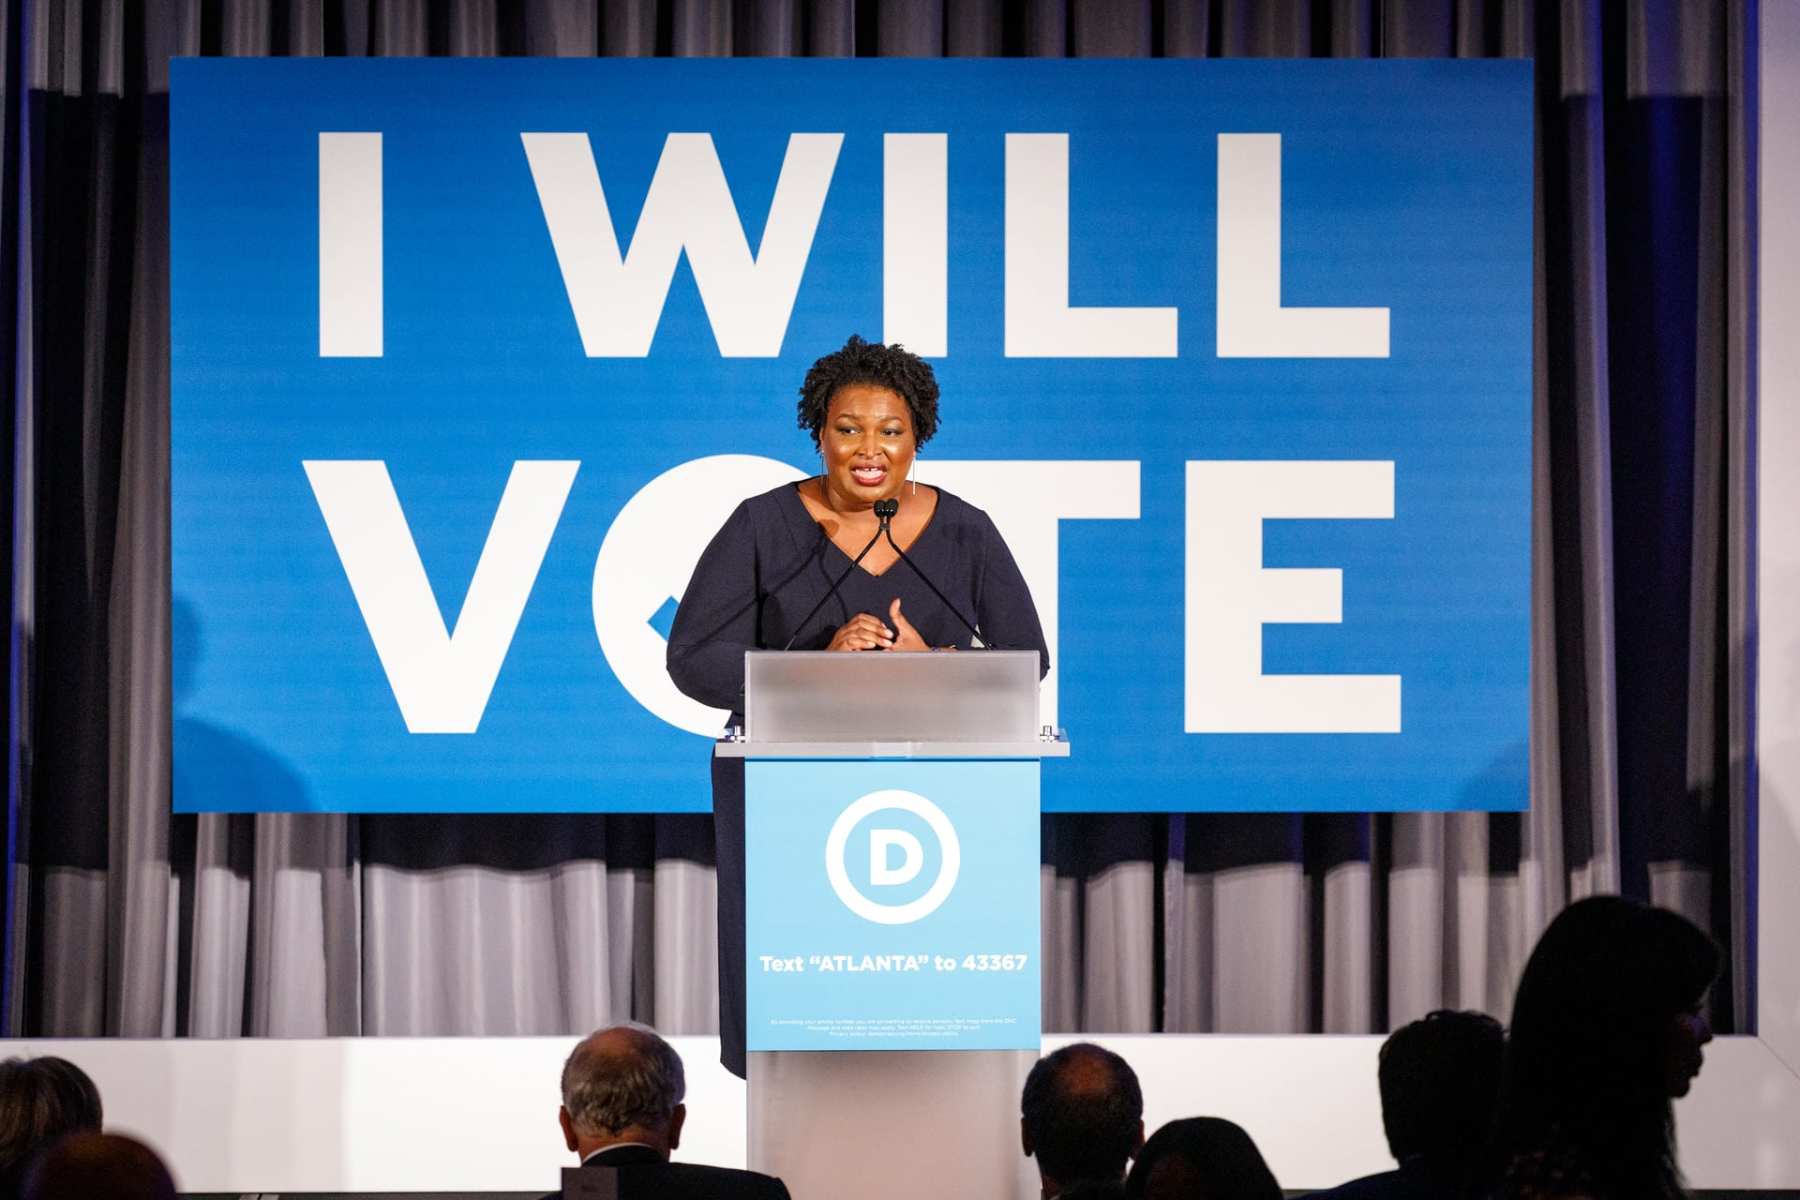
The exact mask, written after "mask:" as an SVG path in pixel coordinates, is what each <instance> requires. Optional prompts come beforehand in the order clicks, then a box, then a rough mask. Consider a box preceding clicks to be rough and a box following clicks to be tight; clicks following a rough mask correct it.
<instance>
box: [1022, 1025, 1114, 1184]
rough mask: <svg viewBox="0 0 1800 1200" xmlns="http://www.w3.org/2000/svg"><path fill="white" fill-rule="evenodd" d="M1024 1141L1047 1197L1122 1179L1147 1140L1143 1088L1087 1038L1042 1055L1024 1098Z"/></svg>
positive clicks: (1110, 1056) (1026, 1087)
mask: <svg viewBox="0 0 1800 1200" xmlns="http://www.w3.org/2000/svg"><path fill="white" fill-rule="evenodd" d="M1019 1141H1020V1144H1021V1145H1022V1146H1023V1147H1024V1150H1025V1157H1027V1158H1035V1159H1036V1160H1037V1168H1038V1179H1039V1182H1040V1184H1041V1185H1042V1188H1043V1194H1044V1196H1045V1197H1046V1200H1048V1198H1050V1197H1059V1196H1063V1195H1065V1194H1066V1193H1068V1192H1069V1191H1070V1190H1071V1189H1073V1188H1074V1187H1075V1186H1076V1185H1077V1184H1090V1183H1099V1184H1105V1183H1118V1182H1119V1181H1120V1180H1122V1179H1123V1178H1124V1176H1125V1166H1126V1164H1127V1163H1129V1162H1130V1161H1131V1158H1132V1156H1133V1155H1135V1154H1136V1153H1137V1151H1138V1147H1140V1146H1142V1145H1143V1144H1144V1093H1143V1091H1142V1090H1141V1089H1140V1088H1139V1087H1138V1079H1137V1074H1136V1072H1134V1071H1133V1070H1132V1069H1131V1066H1130V1064H1128V1063H1127V1062H1126V1061H1125V1060H1124V1059H1122V1058H1120V1057H1119V1056H1118V1055H1116V1054H1114V1053H1113V1052H1112V1051H1110V1050H1106V1049H1103V1048H1102V1047H1099V1046H1096V1045H1093V1044H1092V1043H1090V1042H1077V1043H1075V1044H1074V1045H1072V1046H1064V1047H1063V1048H1062V1049H1060V1050H1057V1051H1055V1052H1054V1053H1052V1054H1048V1055H1046V1056H1045V1057H1043V1058H1041V1059H1039V1060H1038V1061H1037V1063H1036V1064H1035V1065H1034V1066H1033V1067H1032V1068H1031V1074H1030V1075H1028V1076H1027V1077H1026V1079H1025V1090H1024V1093H1023V1094H1022V1095H1021V1096H1020V1097H1019Z"/></svg>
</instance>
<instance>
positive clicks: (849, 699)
mask: <svg viewBox="0 0 1800 1200" xmlns="http://www.w3.org/2000/svg"><path fill="white" fill-rule="evenodd" d="M715 753H717V754H718V755H719V756H720V757H722V758H1064V757H1067V756H1068V753H1069V744H1068V742H1067V741H1066V740H1065V739H1063V738H1062V737H1061V736H1060V735H1058V734H1055V733H1054V732H1053V731H1047V730H1046V729H1044V728H1043V727H1042V726H1040V725H1039V724H1038V654H1037V651H1035V650H961V651H957V652H956V653H953V654H952V653H937V654H884V653H874V652H867V653H862V654H834V653H832V652H830V651H826V650H814V651H798V652H782V651H774V650H751V651H749V652H747V653H746V654H745V655H744V728H743V730H742V732H741V734H738V735H735V736H731V737H727V738H726V739H725V740H723V741H721V742H719V743H718V745H717V747H716V748H715Z"/></svg>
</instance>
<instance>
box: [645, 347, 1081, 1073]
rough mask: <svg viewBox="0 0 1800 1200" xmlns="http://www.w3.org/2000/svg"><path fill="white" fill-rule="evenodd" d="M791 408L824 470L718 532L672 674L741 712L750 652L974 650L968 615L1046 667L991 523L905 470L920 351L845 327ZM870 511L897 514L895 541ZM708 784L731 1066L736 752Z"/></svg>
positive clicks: (735, 1038) (1023, 592) (672, 655)
mask: <svg viewBox="0 0 1800 1200" xmlns="http://www.w3.org/2000/svg"><path fill="white" fill-rule="evenodd" d="M799 414H800V428H802V429H804V430H806V431H807V432H809V433H810V434H812V439H813V444H814V445H815V446H817V447H818V452H819V458H820V470H819V474H818V475H816V476H814V477H812V478H810V479H805V480H802V481H801V482H799V483H796V484H784V485H782V486H781V487H778V488H776V489H774V490H773V491H770V492H765V493H763V494H762V495H760V496H752V497H751V498H750V499H748V500H745V501H744V502H743V503H742V504H739V505H738V506H737V509H736V511H734V512H733V513H732V514H731V516H730V518H729V519H728V520H727V521H726V522H725V525H724V527H723V528H722V529H720V530H719V532H718V533H717V534H716V535H714V537H713V539H712V542H711V544H709V545H708V546H707V548H706V552H705V553H704V554H702V555H701V556H700V562H699V565H698V566H696V567H695V568H694V577H693V579H692V580H691V581H690V582H689V583H688V586H687V590H686V592H685V593H684V594H683V595H682V597H681V603H680V605H679V606H678V607H677V608H676V612H675V625H674V628H673V629H671V630H670V633H669V653H668V667H669V676H670V678H671V679H673V680H674V682H675V686H676V687H678V688H680V689H681V690H682V691H683V692H684V693H686V694H687V695H689V696H692V697H693V698H694V699H696V700H698V701H700V702H701V703H702V704H706V705H709V706H711V707H713V708H724V709H730V710H731V713H732V718H731V719H732V723H733V724H738V723H741V722H742V721H743V707H744V652H745V651H746V650H784V649H792V650H837V651H843V652H846V653H863V652H871V651H873V652H894V651H921V650H956V649H968V648H969V647H971V646H972V645H974V644H975V642H974V638H973V636H972V633H971V631H970V629H969V628H968V627H967V625H965V623H964V622H965V620H966V621H968V622H971V623H973V624H974V625H975V627H976V628H978V629H979V630H980V632H981V641H982V643H984V644H986V645H990V646H997V647H1006V648H1008V649H1018V650H1036V651H1037V652H1038V661H1039V664H1040V669H1041V670H1044V671H1047V670H1049V666H1050V656H1049V651H1048V649H1047V648H1046V647H1045V645H1044V633H1043V628H1042V627H1041V626H1040V625H1039V623H1038V616H1037V609H1036V608H1035V607H1033V605H1032V603H1031V593H1030V591H1029V590H1027V588H1026V586H1025V579H1024V577H1023V576H1022V575H1020V574H1019V568H1018V566H1017V564H1015V563H1014V562H1013V559H1012V555H1011V554H1010V553H1009V552H1008V551H1007V549H1006V543H1005V542H1003V541H1002V540H1001V538H1000V534H999V531H998V530H996V529H995V528H994V523H993V522H992V521H990V520H989V519H988V516H987V514H986V513H984V512H982V511H981V510H980V509H978V508H975V507H974V506H972V505H970V504H967V503H965V502H964V501H962V500H959V499H957V498H956V497H955V496H953V495H951V494H950V493H949V492H946V491H944V490H943V489H942V488H934V487H926V486H922V485H920V484H918V483H916V482H913V481H911V479H910V476H911V475H912V467H913V462H914V460H915V459H916V458H917V456H918V452H919V447H921V446H923V445H924V444H925V443H926V442H927V441H929V440H930V439H931V435H932V434H934V433H936V432H937V427H938V386H937V380H936V378H934V377H933V375H932V372H931V366H930V364H928V363H927V362H925V360H924V359H922V358H920V357H919V356H918V355H916V354H911V353H908V352H907V351H905V350H902V349H901V348H900V347H899V346H897V345H896V346H883V345H880V344H879V343H869V342H865V341H863V340H862V339H861V338H860V337H854V336H853V337H851V339H850V340H849V341H848V342H846V343H844V348H843V349H841V350H839V351H837V352H836V353H833V354H828V355H826V356H825V357H824V358H821V359H820V360H819V361H818V362H816V363H814V364H813V365H812V369H811V370H809V371H808V372H807V373H806V381H805V382H804V383H803V384H801V386H800V405H799ZM877 505H880V506H881V508H880V510H878V509H877ZM878 511H883V512H891V514H892V515H891V518H890V532H891V534H892V541H891V542H890V541H889V540H888V539H887V538H885V537H883V536H881V518H880V517H879V516H878V515H877V512H878ZM896 545H897V546H898V550H896ZM900 551H904V553H905V558H904V559H902V557H901V554H900ZM840 579H841V580H842V583H837V581H838V580H840ZM834 583H836V584H837V590H836V592H835V594H833V592H832V587H833V584H834ZM940 593H941V596H940ZM945 601H948V602H949V605H953V606H954V610H953V609H952V608H951V607H949V606H947V605H946V603H945ZM712 784H713V826H714V843H715V846H716V851H717V864H718V890H719V1035H720V1044H721V1054H720V1057H721V1059H722V1061H723V1062H724V1064H725V1066H726V1068H727V1069H728V1070H730V1071H731V1072H732V1073H733V1074H736V1075H738V1076H740V1077H741V1076H742V1075H743V1074H744V764H743V760H742V759H723V758H714V759H713V765H712Z"/></svg>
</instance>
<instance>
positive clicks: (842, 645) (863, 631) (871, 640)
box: [825, 613, 894, 650]
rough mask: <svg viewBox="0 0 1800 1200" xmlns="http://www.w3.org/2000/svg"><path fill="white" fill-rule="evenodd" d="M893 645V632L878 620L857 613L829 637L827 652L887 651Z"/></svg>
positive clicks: (866, 614) (865, 614)
mask: <svg viewBox="0 0 1800 1200" xmlns="http://www.w3.org/2000/svg"><path fill="white" fill-rule="evenodd" d="M893 644H894V631H893V630H891V629H889V628H888V627H887V625H885V624H884V623H883V622H882V621H881V620H880V618H878V617H871V616H870V615H869V614H868V613H857V614H856V615H855V616H854V617H851V618H850V619H849V620H848V621H845V622H844V623H843V624H842V625H841V626H839V627H838V631H837V632H836V633H834V634H832V635H831V645H829V646H827V647H825V648H826V649H827V650H887V649H889V648H891V647H892V646H893Z"/></svg>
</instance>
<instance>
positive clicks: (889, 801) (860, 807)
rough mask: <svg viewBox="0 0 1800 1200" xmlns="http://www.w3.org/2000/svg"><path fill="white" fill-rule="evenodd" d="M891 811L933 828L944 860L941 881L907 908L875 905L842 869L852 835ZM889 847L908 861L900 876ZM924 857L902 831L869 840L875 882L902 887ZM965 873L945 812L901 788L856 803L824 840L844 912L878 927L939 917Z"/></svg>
mask: <svg viewBox="0 0 1800 1200" xmlns="http://www.w3.org/2000/svg"><path fill="white" fill-rule="evenodd" d="M890 808H897V809H900V810H901V811H902V812H909V813H911V814H913V815H914V816H915V817H918V818H919V819H920V820H922V821H924V822H925V824H927V825H929V826H930V827H931V832H932V833H934V834H936V835H937V840H938V845H939V846H940V847H942V849H943V852H944V861H943V863H942V865H941V866H939V867H938V876H937V878H936V879H935V880H933V881H932V884H931V886H930V887H929V888H926V889H925V894H924V895H923V896H920V897H919V898H918V899H917V900H909V901H907V902H906V903H905V904H877V903H876V902H875V901H873V900H871V899H869V898H868V897H867V896H865V895H863V894H862V893H861V892H859V891H857V890H856V885H855V884H853V883H851V882H850V872H849V870H848V869H847V868H846V867H845V865H844V852H845V850H846V849H847V848H848V846H849V842H850V832H851V830H853V829H855V828H856V826H857V824H858V823H859V822H861V821H862V819H863V818H864V817H866V816H868V815H869V814H870V813H878V812H881V811H883V810H885V809H890ZM907 843H911V844H910V845H908V844H907ZM890 847H899V848H901V849H902V851H903V854H904V857H905V866H903V867H901V868H900V869H899V870H897V871H896V870H894V869H893V868H890V867H888V866H887V850H888V849H889V848H890ZM923 858H924V855H923V853H922V851H921V848H920V846H919V844H918V840H917V839H916V838H913V837H912V836H911V835H910V834H906V833H905V832H904V831H901V830H875V831H874V832H873V834H872V835H871V838H870V862H869V866H870V875H871V879H872V881H873V882H876V883H884V884H894V883H904V882H906V881H908V880H910V879H912V878H913V876H915V875H917V874H918V872H919V867H920V865H921V864H922V862H923ZM877 868H879V869H877ZM961 869H962V844H961V843H960V842H958V841H957V840H956V827H955V826H953V825H951V824H950V818H949V817H946V816H945V815H944V810H943V809H941V808H939V807H938V806H937V805H935V804H933V803H932V802H931V801H929V800H927V799H926V798H925V797H923V796H921V795H919V794H918V793H917V792H909V791H905V790H903V789H901V788H886V789H884V790H882V791H879V792H870V793H869V794H868V795H866V796H864V797H863V798H862V799H860V800H857V801H854V802H853V803H852V804H851V805H850V807H849V808H846V809H845V810H844V811H843V812H841V813H839V814H838V819H837V820H836V821H835V822H834V823H833V824H832V826H831V836H830V837H827V838H826V839H825V877H826V878H827V879H829V880H831V890H832V891H834V892H836V893H837V897H838V899H839V900H842V901H843V902H844V907H845V908H848V909H849V910H850V911H851V912H853V913H855V914H856V915H857V916H859V917H861V918H863V920H865V921H874V922H875V923H876V924H878V925H910V924H912V923H913V922H914V921H917V920H919V919H920V918H921V917H925V916H929V915H930V914H931V913H933V912H936V911H937V908H938V906H939V905H940V904H942V903H943V902H944V901H945V900H946V899H948V898H949V896H950V889H951V888H954V887H955V886H956V874H957V872H958V871H960V870H961Z"/></svg>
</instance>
